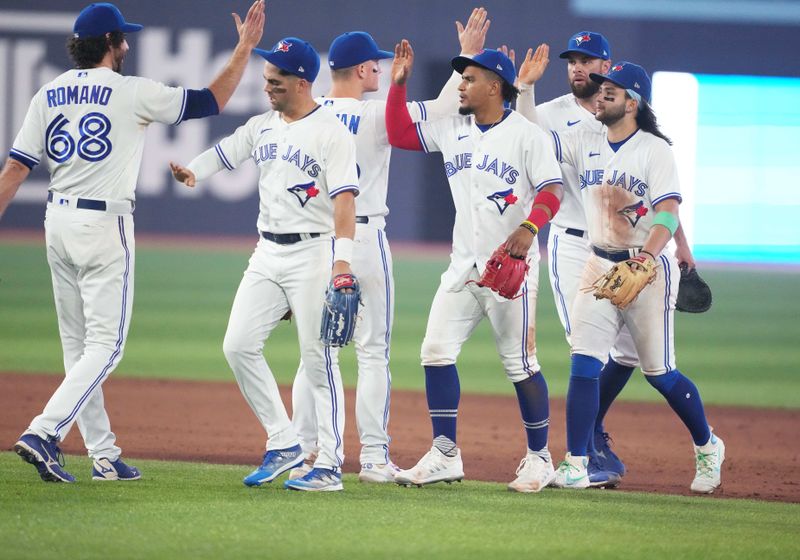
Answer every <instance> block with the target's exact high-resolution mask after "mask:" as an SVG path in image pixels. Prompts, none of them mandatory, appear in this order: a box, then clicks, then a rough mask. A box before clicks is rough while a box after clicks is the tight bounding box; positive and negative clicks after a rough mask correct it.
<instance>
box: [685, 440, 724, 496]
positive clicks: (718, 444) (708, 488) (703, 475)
mask: <svg viewBox="0 0 800 560" xmlns="http://www.w3.org/2000/svg"><path fill="white" fill-rule="evenodd" d="M724 460H725V444H724V443H723V441H722V438H719V437H717V436H715V435H714V434H711V439H710V440H709V441H708V443H707V444H705V445H703V446H700V447H698V446H696V445H695V446H694V461H695V469H696V471H695V475H694V480H693V481H692V492H697V493H698V494H712V493H713V492H714V490H716V489H717V488H719V487H720V485H721V484H722V462H723V461H724Z"/></svg>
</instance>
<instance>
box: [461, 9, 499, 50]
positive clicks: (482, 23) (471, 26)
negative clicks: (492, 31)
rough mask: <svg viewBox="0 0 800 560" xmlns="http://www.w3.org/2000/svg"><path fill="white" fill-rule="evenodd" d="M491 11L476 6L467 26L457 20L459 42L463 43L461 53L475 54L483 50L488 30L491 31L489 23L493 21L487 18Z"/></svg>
mask: <svg viewBox="0 0 800 560" xmlns="http://www.w3.org/2000/svg"><path fill="white" fill-rule="evenodd" d="M488 15H489V12H487V11H486V10H485V9H484V8H475V9H473V10H472V13H471V14H470V16H469V19H468V20H467V25H466V27H465V26H464V25H463V24H462V23H461V22H460V21H456V30H457V31H458V42H459V43H460V44H461V53H462V54H466V55H470V56H474V55H476V54H478V53H479V52H481V51H482V50H483V46H484V44H485V43H486V32H487V31H489V25H490V24H491V23H492V21H491V20H490V19H487V18H488Z"/></svg>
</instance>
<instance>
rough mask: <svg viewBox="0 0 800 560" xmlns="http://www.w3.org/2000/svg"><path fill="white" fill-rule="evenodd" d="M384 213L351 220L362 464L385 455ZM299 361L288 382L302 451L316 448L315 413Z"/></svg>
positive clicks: (387, 312)
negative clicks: (353, 227)
mask: <svg viewBox="0 0 800 560" xmlns="http://www.w3.org/2000/svg"><path fill="white" fill-rule="evenodd" d="M384 223H385V220H384V218H383V217H377V218H375V217H370V219H369V223H367V224H362V223H359V224H356V235H355V239H354V241H355V250H354V251H353V262H352V263H351V268H352V270H353V274H354V275H355V276H356V278H358V282H359V284H360V285H361V299H362V302H363V306H361V308H360V309H359V313H358V322H357V323H356V330H355V334H354V336H353V342H354V346H355V352H356V360H357V362H358V382H357V384H356V424H357V426H358V435H359V439H360V441H361V455H360V461H361V464H366V463H372V464H384V463H388V462H389V461H390V459H389V442H390V441H391V438H390V437H389V434H388V432H387V428H388V424H389V404H390V393H391V386H392V374H391V372H390V370H389V346H390V339H391V331H392V321H393V319H394V317H393V315H394V278H393V275H392V253H391V250H390V249H389V243H388V241H387V239H386V233H385V232H384V230H383V226H384ZM312 402H313V401H312V395H311V390H310V384H309V381H308V376H307V375H306V373H305V367H304V364H303V362H301V363H300V366H299V368H298V370H297V376H296V377H295V381H294V385H293V387H292V409H293V412H292V423H293V425H294V427H295V430H297V434H298V436H299V437H300V442H301V445H302V446H303V451H304V452H305V453H306V454H307V455H309V454H311V453H316V452H317V441H316V434H317V417H316V414H315V410H314V407H313V406H312V405H311V403H312Z"/></svg>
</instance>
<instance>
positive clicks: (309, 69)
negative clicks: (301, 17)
mask: <svg viewBox="0 0 800 560" xmlns="http://www.w3.org/2000/svg"><path fill="white" fill-rule="evenodd" d="M253 51H254V52H257V53H258V54H260V55H261V56H262V57H263V58H264V60H266V61H267V62H269V63H271V64H274V65H275V66H277V67H278V68H280V69H281V70H284V71H286V72H289V73H290V74H294V75H295V76H297V77H298V78H303V79H304V80H308V81H309V82H313V81H314V80H315V79H316V78H317V74H319V55H318V54H317V51H315V50H314V47H313V46H311V43H309V42H308V41H303V40H302V39H298V38H297V37H286V38H285V39H281V40H280V41H278V42H277V43H275V46H274V47H272V50H271V51H265V50H264V49H253Z"/></svg>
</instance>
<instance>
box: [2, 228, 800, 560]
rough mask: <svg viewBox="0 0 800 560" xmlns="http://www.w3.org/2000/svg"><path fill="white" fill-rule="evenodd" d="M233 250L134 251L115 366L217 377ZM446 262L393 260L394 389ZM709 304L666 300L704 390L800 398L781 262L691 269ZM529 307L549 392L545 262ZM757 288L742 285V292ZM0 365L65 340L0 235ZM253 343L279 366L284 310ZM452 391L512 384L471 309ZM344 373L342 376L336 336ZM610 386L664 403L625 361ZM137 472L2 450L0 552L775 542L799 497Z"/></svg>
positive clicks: (260, 554)
mask: <svg viewBox="0 0 800 560" xmlns="http://www.w3.org/2000/svg"><path fill="white" fill-rule="evenodd" d="M248 256H249V255H248V251H246V250H225V251H223V250H206V249H202V248H201V249H191V248H184V249H155V248H146V247H145V248H143V247H141V246H140V247H139V249H138V252H137V271H136V274H137V276H136V282H137V287H136V300H135V306H134V309H135V312H134V318H133V323H132V326H131V333H130V337H129V341H128V345H127V349H126V355H125V357H124V359H123V361H122V364H121V366H120V367H119V368H118V370H117V371H116V372H115V373H114V375H115V376H117V375H123V376H131V377H159V378H172V379H204V380H215V381H219V382H228V383H232V382H233V379H232V376H231V374H230V372H229V371H228V368H227V365H226V364H225V360H224V358H223V355H222V351H221V344H222V337H223V334H224V331H225V327H226V322H227V317H228V312H229V308H230V304H231V301H232V299H233V295H234V292H235V289H236V286H237V284H238V281H239V278H240V277H241V273H242V271H243V270H244V268H245V266H246V262H247V258H248ZM445 266H446V259H445V258H442V259H430V258H425V259H410V258H408V257H405V258H397V259H396V260H395V276H396V280H397V302H398V304H397V308H396V320H395V331H394V339H393V351H392V371H393V375H394V386H395V387H397V388H404V389H421V388H422V387H423V377H422V373H421V368H420V366H419V361H418V354H419V346H420V343H421V340H422V335H423V332H424V329H425V321H426V316H427V310H428V307H429V305H430V301H431V299H432V297H433V293H434V291H435V290H436V287H437V284H438V276H439V274H441V272H442V271H443V270H444V268H445ZM703 273H704V276H706V278H707V279H708V281H709V282H710V284H711V285H712V287H713V289H714V297H715V303H714V307H713V309H712V311H711V312H710V313H707V314H704V315H698V316H687V315H678V319H677V322H678V340H677V345H678V355H679V363H680V364H681V368H682V369H683V370H684V371H685V372H686V373H689V375H691V376H692V377H693V378H694V379H695V381H696V382H697V383H698V385H699V386H700V387H701V390H702V391H703V396H704V399H705V400H706V402H707V403H717V404H736V405H750V406H767V407H789V408H797V407H800V380H798V379H797V377H796V372H795V371H794V370H795V369H796V365H797V364H798V363H800V345H798V344H797V340H798V339H800V337H798V328H797V326H796V316H797V308H798V304H797V301H798V300H797V286H798V285H799V284H798V280H800V274H798V273H797V272H786V271H783V272H779V271H775V272H759V271H746V270H731V269H708V270H704V271H703ZM540 278H541V279H542V285H543V287H542V291H541V294H542V295H541V297H540V305H539V310H538V314H537V323H538V326H537V333H538V347H539V360H540V362H541V363H542V365H543V368H544V371H545V372H546V374H547V376H548V382H549V385H550V388H551V393H552V394H553V395H563V394H564V391H565V389H566V382H567V378H568V373H569V358H568V350H567V345H566V343H565V341H564V339H563V334H562V331H561V326H560V324H559V322H558V319H557V317H556V313H555V309H554V306H553V298H552V295H551V292H550V289H549V286H548V285H547V281H546V271H544V270H542V273H541V274H540ZM757 290H758V293H757ZM0 341H2V344H0V371H23V372H52V373H54V374H59V375H60V374H61V369H62V364H61V351H60V346H59V341H58V330H57V326H56V319H55V312H54V309H53V302H52V294H51V287H50V277H49V271H48V268H47V264H46V262H45V257H44V250H43V248H42V247H41V246H40V245H37V244H31V243H5V244H3V243H0ZM266 354H267V356H268V359H269V360H270V363H271V365H272V366H273V370H274V371H275V372H276V374H277V376H278V377H279V381H281V382H283V383H289V382H290V381H291V379H292V376H293V374H294V369H295V367H296V362H297V355H298V352H297V344H296V341H295V335H294V327H293V325H289V324H282V325H281V327H280V328H279V329H277V331H276V332H275V333H274V335H273V337H272V338H271V340H270V341H269V342H268V343H267V348H266ZM459 363H460V373H461V378H462V387H463V389H464V390H465V391H470V392H481V393H505V394H510V393H511V390H510V387H509V385H508V382H507V381H506V380H505V376H504V375H503V373H502V370H501V368H500V363H499V359H498V358H497V357H496V353H495V350H494V343H493V341H492V338H491V335H490V333H489V330H488V328H487V327H486V325H482V327H481V328H480V329H479V330H478V331H477V332H476V334H475V335H474V336H473V338H472V340H470V342H469V343H468V344H467V345H466V347H465V349H464V351H463V353H462V356H461V358H460V360H459ZM342 370H343V373H344V375H345V379H346V380H347V381H348V382H349V384H351V385H352V384H353V383H354V380H355V369H354V359H353V352H352V349H347V350H346V351H345V352H343V357H342ZM623 395H624V397H625V398H628V399H639V400H660V397H658V396H657V395H656V393H655V391H653V390H652V389H651V388H650V387H649V386H648V385H647V384H646V383H645V382H644V381H642V380H641V379H640V378H638V377H637V378H635V379H634V381H633V382H632V383H631V384H630V386H629V387H628V388H626V390H625V392H624V393H623ZM135 463H136V464H137V465H138V466H139V467H141V468H142V469H143V471H144V473H145V479H144V480H142V481H140V482H137V483H127V484H126V483H110V484H109V483H106V484H104V483H93V482H92V481H90V480H88V473H89V472H90V468H91V467H90V463H89V461H88V459H86V458H85V457H70V458H69V470H70V471H71V472H73V474H76V475H77V476H78V477H79V482H78V483H76V484H74V485H63V484H62V485H54V484H43V483H42V482H40V481H39V479H38V477H37V476H36V474H35V472H34V470H33V469H32V468H31V467H30V466H29V465H27V464H25V463H23V462H22V461H21V460H20V459H19V458H18V457H16V456H15V455H13V454H12V453H7V452H6V453H0V543H2V547H3V548H2V553H0V555H1V556H2V557H3V558H42V557H49V556H52V555H58V556H59V557H62V558H100V557H103V558H108V557H111V558H175V557H178V558H184V557H192V558H222V557H236V558H251V557H252V558H264V557H266V558H295V557H303V558H315V557H330V558H369V559H371V560H373V559H375V558H427V557H436V558H443V559H447V558H454V559H459V560H460V559H465V558H482V559H486V558H501V557H503V558H505V557H513V558H519V557H522V556H523V555H525V557H529V556H530V557H539V556H544V555H546V556H548V557H552V556H558V557H560V558H587V557H591V558H619V557H629V558H640V557H648V558H653V559H660V558H669V559H670V560H673V559H675V558H702V559H704V560H710V559H713V558H753V557H758V558H781V559H783V558H787V557H794V556H796V555H797V551H798V550H800V537H799V536H798V535H800V505H797V504H780V503H766V502H754V501H746V500H720V499H706V498H698V497H694V498H686V497H679V496H659V495H653V494H637V493H628V492H602V491H598V492H579V493H570V492H565V491H561V492H559V491H557V490H550V489H547V490H545V491H543V492H542V493H541V494H538V495H525V496H523V495H516V494H511V493H509V492H507V491H506V490H505V487H504V486H503V485H500V484H493V483H479V482H466V483H464V484H458V485H453V486H451V487H448V486H444V485H438V486H433V487H428V488H424V489H405V488H399V487H395V486H389V487H387V486H382V487H375V486H366V485H360V484H358V483H357V482H356V481H355V478H354V476H352V475H348V476H346V477H345V485H346V490H345V492H342V493H336V494H333V495H307V494H297V493H290V492H288V491H285V490H283V489H282V488H281V487H280V485H278V484H276V485H273V486H269V487H265V488H262V489H258V490H253V489H248V488H245V487H244V486H243V485H242V484H241V482H240V480H241V478H242V476H244V475H245V474H247V472H248V470H249V469H248V468H247V467H242V466H219V465H205V464H191V463H168V462H157V461H139V460H137V461H135Z"/></svg>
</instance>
